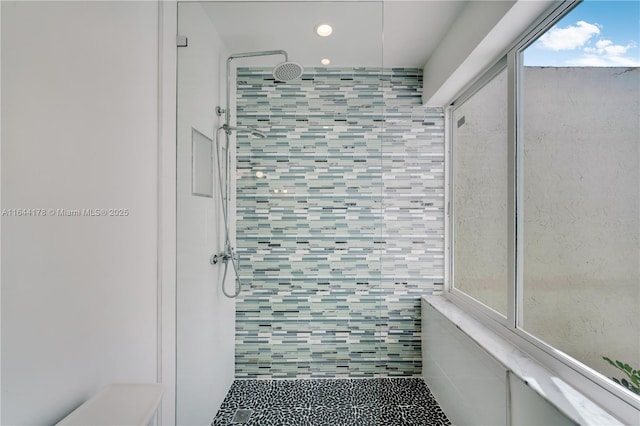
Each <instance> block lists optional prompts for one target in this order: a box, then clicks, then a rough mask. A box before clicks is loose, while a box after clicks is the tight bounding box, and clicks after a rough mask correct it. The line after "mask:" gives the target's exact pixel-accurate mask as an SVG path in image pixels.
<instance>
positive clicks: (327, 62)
mask: <svg viewBox="0 0 640 426" xmlns="http://www.w3.org/2000/svg"><path fill="white" fill-rule="evenodd" d="M320 63H321V64H322V65H329V64H330V63H331V60H329V59H327V58H324V59H323V60H321V61H320Z"/></svg>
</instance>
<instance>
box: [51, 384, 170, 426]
mask: <svg viewBox="0 0 640 426" xmlns="http://www.w3.org/2000/svg"><path fill="white" fill-rule="evenodd" d="M162 393H163V389H162V385H161V384H158V383H113V384H110V385H108V386H106V387H105V388H104V389H102V390H101V391H100V392H99V393H98V394H96V395H95V396H94V397H92V398H91V399H89V400H88V401H86V402H85V403H84V404H82V405H81V406H79V407H78V408H76V409H75V410H74V411H73V412H72V413H71V414H69V415H68V416H67V417H65V418H64V419H62V421H60V423H58V425H78V426H79V425H84V426H86V425H93V426H99V425H111V426H115V425H118V426H125V425H126V426H133V425H136V426H144V425H147V424H149V422H150V421H151V419H152V417H153V415H154V414H155V412H156V410H157V408H158V404H160V399H161V398H162Z"/></svg>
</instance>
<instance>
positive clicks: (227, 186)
mask: <svg viewBox="0 0 640 426" xmlns="http://www.w3.org/2000/svg"><path fill="white" fill-rule="evenodd" d="M272 55H283V56H284V61H283V62H281V63H279V64H278V65H276V66H275V67H274V68H273V72H272V74H273V77H274V78H275V79H276V81H282V82H288V81H292V80H296V79H298V78H300V77H301V76H302V73H303V72H304V68H303V67H302V65H300V64H298V63H295V62H290V61H289V55H288V54H287V52H286V51H284V50H265V51H261V52H245V53H234V54H232V55H230V56H229V57H228V58H227V87H226V95H227V97H226V106H225V108H224V109H222V108H221V107H220V106H218V107H216V114H217V115H218V116H221V115H222V114H224V116H225V119H224V121H225V122H224V124H223V125H222V126H220V127H219V128H218V129H217V130H216V132H215V150H214V151H215V158H216V169H217V170H218V173H217V175H218V176H217V177H218V185H219V188H220V197H221V201H222V218H223V220H224V233H225V238H224V239H225V241H224V250H223V251H222V252H220V253H217V254H213V255H212V256H211V259H210V261H211V263H212V264H214V265H215V264H217V263H218V262H222V263H224V273H223V276H222V284H221V285H222V293H223V294H224V295H225V296H227V297H237V296H238V295H239V294H240V291H241V289H242V282H241V280H240V258H239V256H238V254H237V252H236V251H235V249H234V248H233V247H232V245H231V237H230V233H229V200H230V194H231V178H232V176H231V170H230V168H229V166H230V164H231V152H230V150H229V147H230V136H231V134H232V133H233V132H236V133H249V134H251V135H252V136H255V137H259V138H266V137H267V135H266V134H265V133H263V132H261V131H260V130H257V129H254V128H249V127H239V126H232V125H231V83H232V78H231V63H232V61H233V60H234V59H239V58H251V57H255V56H272ZM221 131H224V135H225V147H224V153H225V154H224V155H225V158H224V174H223V173H222V161H221V158H220V156H221V152H220V151H221V149H220V148H221V147H220V132H221ZM229 262H231V265H232V267H233V272H234V275H235V288H234V291H233V292H228V291H227V288H226V286H225V285H226V280H227V272H228V268H229Z"/></svg>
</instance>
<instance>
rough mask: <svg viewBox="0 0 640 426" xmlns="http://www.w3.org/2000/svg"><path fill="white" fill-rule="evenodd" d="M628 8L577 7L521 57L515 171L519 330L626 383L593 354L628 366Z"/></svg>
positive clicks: (634, 334) (632, 271) (637, 275)
mask: <svg viewBox="0 0 640 426" xmlns="http://www.w3.org/2000/svg"><path fill="white" fill-rule="evenodd" d="M638 8H639V6H638V3H637V2H584V3H582V4H580V5H579V6H578V7H576V8H575V9H573V10H572V11H571V12H570V13H569V14H567V15H566V16H565V17H564V18H563V19H562V20H560V21H559V22H558V23H557V24H556V25H554V26H553V27H552V28H550V29H549V30H548V31H546V32H545V33H544V34H543V35H542V36H541V37H540V38H538V39H537V41H535V42H534V43H533V44H531V45H530V46H529V47H528V48H527V49H526V50H525V51H524V54H523V59H524V61H523V62H524V67H523V69H522V73H521V74H522V78H523V80H522V84H521V89H522V97H521V104H522V112H521V114H520V117H521V119H522V131H523V133H522V137H521V138H520V141H521V144H522V145H521V147H520V149H521V151H520V152H521V153H522V156H521V159H520V168H519V172H518V176H519V179H520V181H519V185H520V188H521V193H520V194H519V195H518V200H519V217H518V223H519V226H520V232H521V233H520V235H519V236H518V238H519V239H520V240H521V244H520V250H521V253H520V260H521V264H522V271H521V277H522V292H521V301H520V302H521V312H520V318H521V324H520V327H521V328H522V329H524V330H525V331H527V332H528V333H531V334H532V335H534V336H535V337H537V338H539V339H541V340H543V341H544V342H546V343H548V344H550V345H552V346H554V347H556V348H558V349H560V350H561V351H563V352H565V353H566V354H568V355H570V356H572V357H574V358H576V359H577V360H579V361H581V362H582V363H584V364H586V365H588V366H590V367H592V368H594V369H596V370H597V371H599V372H601V373H603V374H605V375H606V376H609V377H616V378H619V379H621V378H625V379H627V381H628V382H631V380H630V379H629V378H628V377H627V376H626V375H625V374H624V373H623V372H621V371H619V370H618V369H617V368H615V367H614V366H612V365H611V364H610V363H609V362H608V361H607V360H606V359H605V358H604V357H607V358H610V359H611V360H613V361H614V362H615V361H616V360H619V361H621V362H622V363H624V364H629V365H630V366H631V367H632V368H633V369H640V339H639V338H638V330H640V244H639V239H638V237H639V233H640V213H639V200H640V174H639V170H640V167H639V162H640V150H639V146H640V132H639V120H638V117H639V116H640V112H639V110H638V103H639V102H638V100H639V99H640V94H639V91H638V88H639V83H638V82H639V81H640V76H639V72H638V71H639V69H638V66H639V65H640V60H639V57H638V17H639V16H638V15H639V14H638ZM636 389H637V388H636ZM637 391H638V393H640V389H637Z"/></svg>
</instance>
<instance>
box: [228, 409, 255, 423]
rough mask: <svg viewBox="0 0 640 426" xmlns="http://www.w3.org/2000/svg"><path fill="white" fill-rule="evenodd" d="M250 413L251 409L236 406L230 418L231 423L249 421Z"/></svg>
mask: <svg viewBox="0 0 640 426" xmlns="http://www.w3.org/2000/svg"><path fill="white" fill-rule="evenodd" d="M252 413H253V410H248V409H245V408H238V409H237V410H236V413H235V414H234V415H233V419H231V423H246V422H248V421H249V418H250V417H251V414H252Z"/></svg>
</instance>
